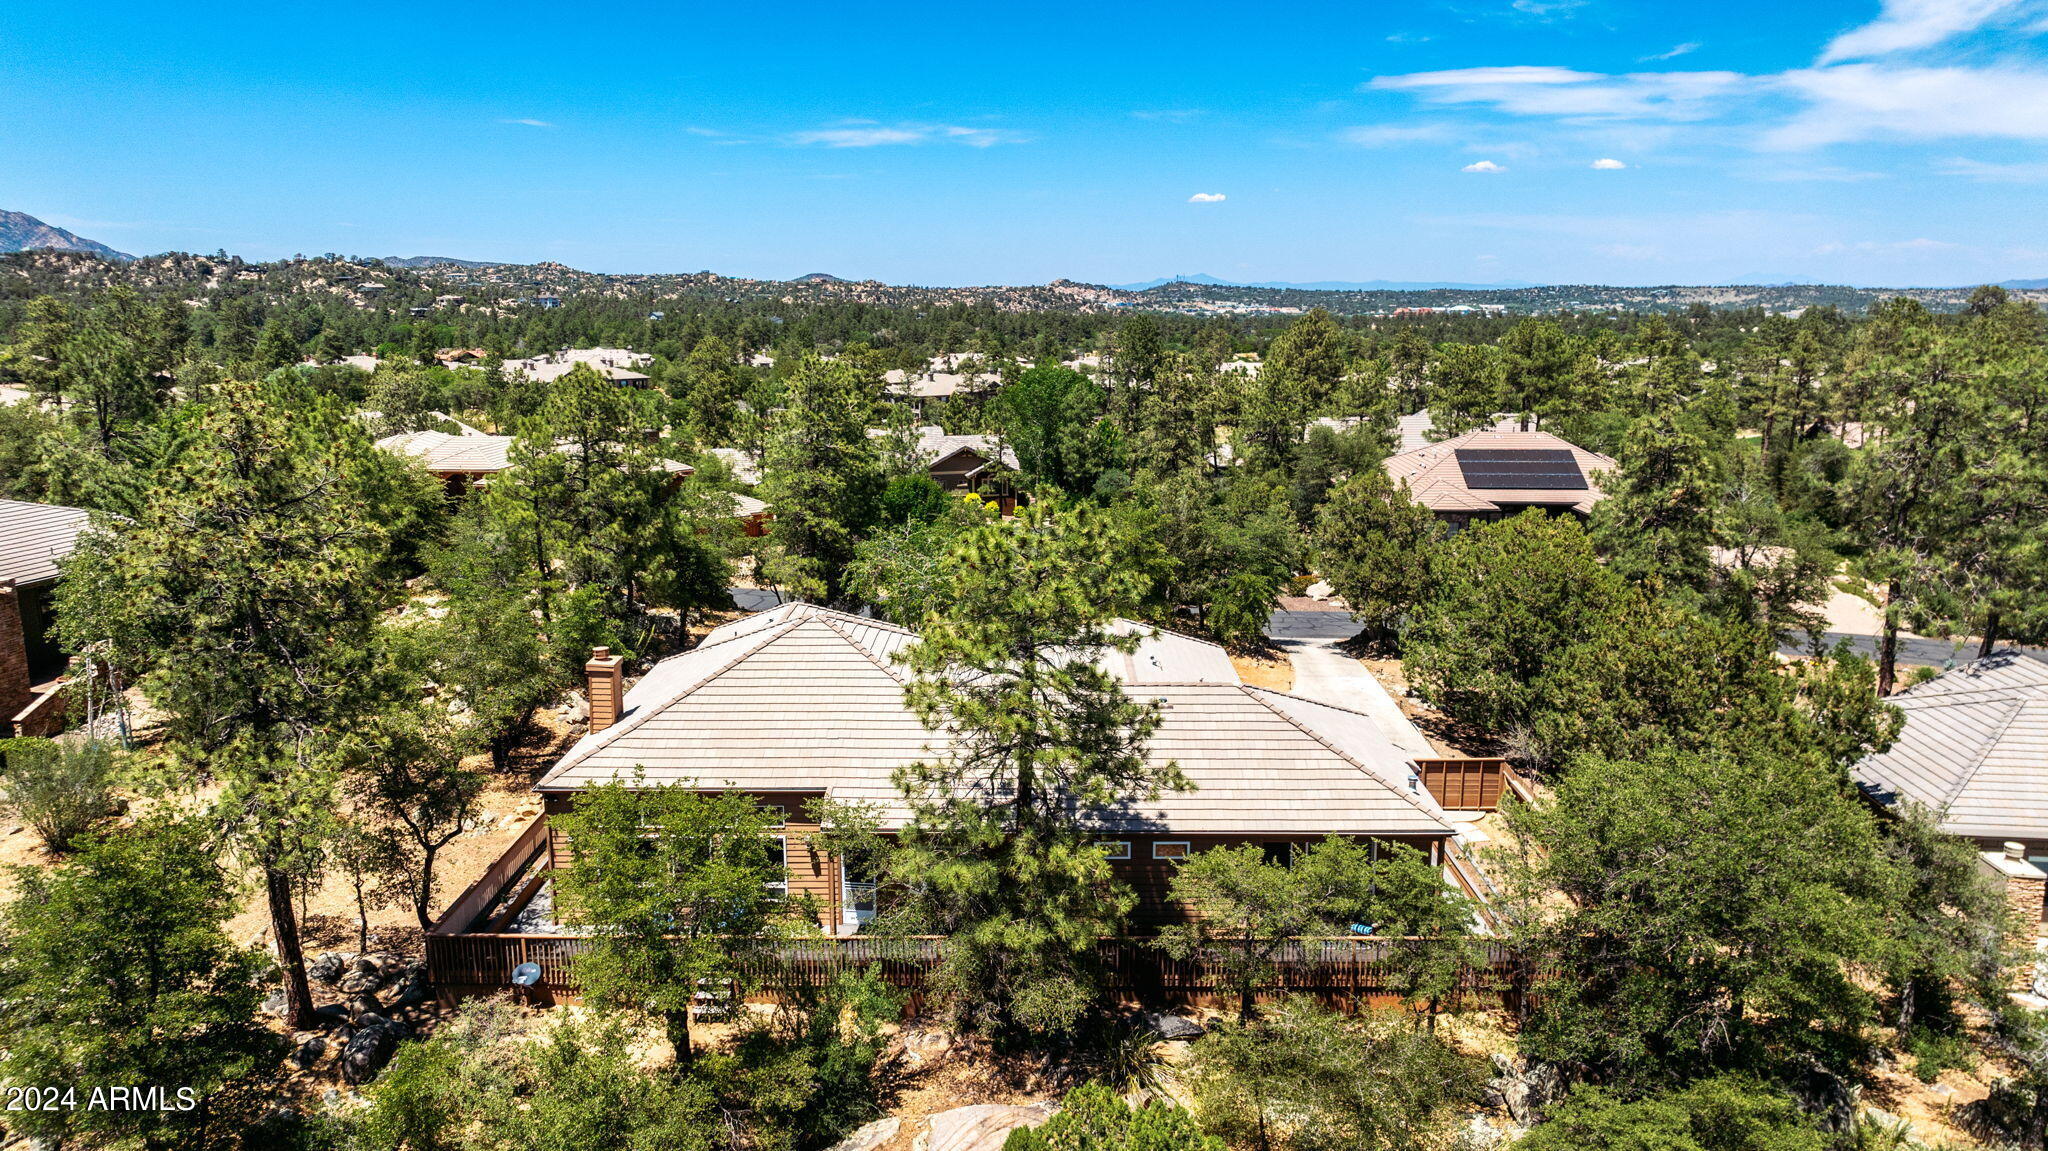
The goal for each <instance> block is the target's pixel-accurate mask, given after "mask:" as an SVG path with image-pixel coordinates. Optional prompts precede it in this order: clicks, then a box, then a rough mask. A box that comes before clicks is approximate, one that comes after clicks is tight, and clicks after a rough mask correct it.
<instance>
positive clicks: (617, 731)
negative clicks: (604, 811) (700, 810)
mask: <svg viewBox="0 0 2048 1151" xmlns="http://www.w3.org/2000/svg"><path fill="white" fill-rule="evenodd" d="M802 622H803V621H802V620H788V621H784V622H783V623H779V624H776V625H775V626H774V627H770V628H763V629H762V630H761V631H760V632H757V633H756V634H757V635H759V636H761V637H762V638H761V642H760V643H757V644H755V645H754V646H752V647H750V648H747V649H746V650H745V651H742V652H740V653H739V654H738V655H735V656H733V657H732V658H731V659H729V660H727V661H726V662H724V663H722V664H720V665H718V666H717V667H716V668H713V669H712V670H711V671H710V672H709V673H708V674H706V675H704V676H703V677H701V678H699V679H698V680H697V681H696V682H695V683H692V684H691V685H690V686H688V687H686V688H684V689H683V690H681V691H679V692H677V693H676V694H674V695H672V696H670V697H668V698H667V699H666V700H663V701H662V702H661V703H659V704H655V705H652V706H650V707H648V708H646V709H644V710H642V711H639V712H637V713H636V714H635V715H634V716H633V718H631V719H628V720H624V721H621V722H619V723H615V724H613V725H611V726H610V727H608V728H605V729H604V731H603V732H601V733H599V735H600V736H601V738H599V739H598V741H597V742H596V743H593V744H591V745H590V746H589V747H587V748H585V749H584V750H583V752H582V753H581V754H580V755H579V754H578V753H577V752H576V750H575V748H573V747H572V748H571V749H570V750H569V752H568V754H566V755H564V756H562V758H560V759H558V760H556V761H555V766H553V767H551V768H549V769H548V772H547V774H546V775H543V776H541V777H540V778H539V779H537V780H535V781H534V783H533V786H534V789H535V790H538V789H540V788H541V787H543V786H545V785H546V784H547V782H548V781H549V780H551V779H553V778H555V777H556V776H558V775H560V774H562V772H564V771H566V770H568V769H569V768H571V767H575V766H577V765H578V764H581V763H582V762H583V761H584V760H586V759H589V758H590V757H591V756H592V755H593V754H595V753H596V752H597V751H598V749H600V748H604V747H609V746H611V745H612V744H613V743H614V742H616V741H617V740H618V738H619V737H620V736H622V735H624V734H626V733H627V732H629V731H637V730H639V728H640V726H641V725H642V724H644V723H646V722H647V721H648V720H650V719H653V718H654V717H655V716H657V715H659V714H661V713H662V712H664V711H667V710H668V709H669V708H671V707H674V706H675V705H676V704H677V703H680V702H681V701H683V700H684V699H687V698H689V697H690V696H691V695H692V694H694V693H695V692H696V691H697V689H698V688H700V687H703V686H704V685H705V684H707V683H710V682H711V681H712V680H714V679H717V678H718V677H719V676H721V675H724V674H725V673H726V672H728V671H731V670H732V669H733V668H734V667H735V666H736V665H738V664H739V662H740V661H741V660H744V659H746V658H747V657H748V656H750V655H753V654H754V653H756V652H758V651H760V650H761V649H762V648H764V647H767V646H768V645H769V644H771V643H774V642H775V641H776V640H778V639H781V638H782V637H783V636H785V635H788V634H789V633H790V632H792V631H794V630H796V628H797V625H798V624H801V623H802ZM712 646H714V647H723V646H724V644H714V645H712ZM854 646H855V647H858V646H860V645H859V644H855V645H854ZM689 650H690V651H697V650H699V649H697V648H691V649H689ZM688 654H689V651H679V652H677V653H676V654H675V655H673V656H670V657H668V658H669V659H675V658H677V657H679V656H684V655H688ZM665 662H667V661H666V660H662V661H658V662H657V664H656V666H659V665H660V663H665ZM648 670H649V671H652V670H653V669H652V668H649V669H648ZM641 678H643V679H645V678H646V677H645V676H642V677H641ZM620 696H621V702H624V693H623V692H622V693H620ZM577 742H578V743H581V742H582V741H581V740H578V741H577Z"/></svg>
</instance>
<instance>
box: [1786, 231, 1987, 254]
mask: <svg viewBox="0 0 2048 1151" xmlns="http://www.w3.org/2000/svg"><path fill="white" fill-rule="evenodd" d="M1957 246H1958V245H1955V244H1951V243H1949V242H1948V241H1946V240H1930V239H1928V238H1927V237H1925V236H1916V237H1915V238H1913V239H1911V240H1858V241H1856V242H1854V243H1841V242H1839V241H1833V242H1829V243H1826V244H1821V245H1819V246H1817V247H1815V248H1814V249H1813V254H1814V255H1816V256H1835V255H1840V254H1842V253H1844V252H1878V253H1913V252H1946V251H1950V250H1952V249H1954V248H1956V247H1957Z"/></svg>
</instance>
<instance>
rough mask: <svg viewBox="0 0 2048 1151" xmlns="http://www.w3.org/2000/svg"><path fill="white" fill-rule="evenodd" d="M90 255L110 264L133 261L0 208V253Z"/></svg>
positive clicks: (38, 221) (92, 242)
mask: <svg viewBox="0 0 2048 1151" xmlns="http://www.w3.org/2000/svg"><path fill="white" fill-rule="evenodd" d="M36 251H58V252H91V253H92V254H93V255H95V256H105V257H106V258H108V259H110V260H132V259H134V258H135V257H133V256H131V255H129V254H128V253H126V252H117V251H115V250H114V249H112V248H109V247H107V246H106V245H105V244H102V243H100V242H99V241H97V240H88V239H86V238H85V237H83V236H74V235H72V234H71V233H70V232H67V231H65V230H64V229H62V228H59V227H57V226H56V225H55V224H45V223H43V222H42V221H41V220H38V219H36V218H35V217H34V216H31V215H29V214H28V213H27V212H10V211H8V210H7V209H5V208H0V252H36Z"/></svg>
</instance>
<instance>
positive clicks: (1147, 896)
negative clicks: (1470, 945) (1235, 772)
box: [1104, 834, 1442, 928]
mask: <svg viewBox="0 0 2048 1151" xmlns="http://www.w3.org/2000/svg"><path fill="white" fill-rule="evenodd" d="M1109 838H1111V837H1109V836H1105V837H1104V839H1109ZM1116 838H1118V839H1121V838H1123V837H1121V836H1119V837H1116ZM1358 838H1360V839H1361V840H1363V839H1365V837H1362V836H1361V837H1358ZM1129 840H1130V844H1131V857H1130V858H1129V859H1121V860H1111V861H1110V868H1111V870H1112V871H1113V872H1114V873H1115V874H1116V877H1117V878H1118V879H1120V880H1122V881H1123V882H1124V883H1126V884H1128V885H1129V886H1130V888H1131V892H1132V894H1134V895H1136V896H1137V897H1138V904H1137V906H1136V907H1134V908H1132V909H1131V922H1132V925H1133V926H1135V927H1140V928H1146V927H1159V926H1162V925H1165V924H1169V923H1185V922H1187V920H1188V919H1189V918H1190V917H1191V915H1192V913H1193V909H1192V908H1190V907H1188V906H1187V905H1186V904H1184V903H1179V902H1177V901H1175V900H1174V899H1173V895H1172V886H1173V874H1174V871H1175V868H1176V866H1177V865H1176V864H1175V862H1174V861H1173V860H1172V859H1161V858H1159V857H1158V854H1157V850H1156V849H1157V847H1158V845H1159V844H1173V843H1186V844H1187V845H1188V846H1187V853H1188V854H1190V855H1192V854H1194V853H1196V852H1202V851H1207V850H1209V849H1210V848H1212V847H1237V846H1240V845H1243V844H1247V843H1253V844H1258V845H1260V846H1262V847H1266V848H1268V849H1269V850H1271V851H1272V852H1274V853H1276V854H1277V853H1280V852H1282V851H1285V850H1288V849H1291V848H1295V847H1302V848H1306V847H1309V846H1312V845H1314V844H1317V843H1320V842H1322V840H1323V837H1322V836H1320V835H1311V836H1292V837H1289V836H1271V837H1262V836H1236V835H1178V836H1177V835H1172V834H1158V835H1133V836H1130V837H1129ZM1368 842H1371V841H1369V840H1368ZM1379 842H1385V843H1405V844H1406V845H1407V846H1409V847H1413V848H1415V849H1416V850H1418V851H1421V852H1422V853H1423V854H1424V855H1426V856H1428V857H1429V859H1430V861H1431V862H1432V863H1440V862H1442V855H1441V852H1440V851H1439V850H1438V848H1437V843H1436V841H1435V840H1434V839H1406V840H1403V839H1394V838H1389V839H1386V840H1382V841H1379Z"/></svg>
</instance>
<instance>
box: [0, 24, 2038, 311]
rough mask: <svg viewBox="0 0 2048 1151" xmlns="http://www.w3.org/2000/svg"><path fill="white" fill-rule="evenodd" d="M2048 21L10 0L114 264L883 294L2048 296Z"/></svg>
mask: <svg viewBox="0 0 2048 1151" xmlns="http://www.w3.org/2000/svg"><path fill="white" fill-rule="evenodd" d="M2044 193H2048V0H1883V2H1882V3H1880V2H1879V0H1837V2H1833V3H1825V2H1811V0H1775V2H1769V3H1765V2H1758V0H1724V2H1721V3H1716V4H1702V5H1694V4H1685V5H1679V4H1668V3H1659V4H1652V3H1624V2H1622V0H1409V2H1406V3H1379V2H1367V0H1354V2H1352V3H1347V4H1306V5H1285V6H1267V7H1258V6H1251V7H1247V6H1245V5H1242V4H1228V5H1226V4H1213V3H1205V2H1202V0H1184V2H1180V3H1122V4H1118V3H1096V4H1090V5H1077V4H1068V3H1062V2H1058V0H1048V2H1043V3H1040V4H1036V5H1031V6H1027V7H1025V8H1020V9H1009V8H1007V7H1001V6H985V5H974V4H959V3H947V4H931V5H926V4H911V3H905V4H898V5H893V6H884V5H867V4H847V3H837V4H830V5H809V4H800V3H799V4H781V5H766V4H762V5H749V4H725V5H719V6H706V5H698V4H689V3H675V4H638V3H613V4H587V3H586V4H577V3H565V2H560V0H557V2H554V3H546V4H531V3H525V2H520V0H514V2H503V3H497V4H492V5H488V6H484V5H475V6H471V5H466V4H451V3H443V4H418V3H414V4H405V5H399V4H387V3H380V2H372V3H351V4H331V3H330V4H318V5H315V4H297V3H285V4H271V5H254V4H243V3H238V2H233V0H221V2H216V3H209V4H203V5H165V4H162V3H148V4H141V3H135V4H127V3H123V4H112V3H94V2H92V0H80V2H77V3H71V4H62V5H50V4H45V5H29V4H13V5H8V6H6V10H5V11H4V12H0V207H7V208H14V209H18V210H21V211H26V212H29V213H31V214H33V215H36V216H39V217H41V218H43V219H45V220H48V221H50V222H52V223H57V224H60V225H62V226H65V227H68V228H71V229H72V230H74V231H77V232H79V233H81V234H83V235H87V236H90V237H92V238H94V239H98V240H101V241H103V242H106V243H109V244H112V245H113V246H115V247H117V248H122V249H124V250H127V251H133V252H151V251H161V250H165V249H170V248H179V249H187V250H198V251H212V250H214V249H216V248H226V249H228V250H229V251H231V252H235V253H238V254H241V255H245V256H248V257H251V258H274V257H277V256H281V255H289V254H291V253H293V252H309V253H310V252H323V251H336V252H342V253H354V254H363V255H420V254H433V255H454V256H467V257H475V258H489V259H506V260H519V261H533V260H543V259H551V260H559V261H561V262H564V263H567V264H571V265H574V266H577V267H582V268H589V269H593V270H599V271H695V270H698V269H704V268H708V269H711V270H714V271H719V272H724V273H728V274H733V275H750V276H761V277H771V278H783V277H790V276H795V275H800V274H802V273H806V272H813V271H827V272H833V273H835V274H838V275H842V276H849V277H875V278H878V279H884V280H889V281H893V282H904V283H927V284H964V283H1023V282H1043V281H1045V280H1048V279H1052V278H1055V277H1060V276H1065V277H1069V278H1073V279H1081V280H1089V281H1095V282H1111V283H1115V282H1125V281H1131V280H1140V279H1149V278H1152V277H1154V276H1159V275H1165V274H1170V273H1175V272H1180V273H1189V272H1208V273H1211V274H1214V275H1218V276H1223V277H1226V278H1232V279H1246V280H1289V281H1306V280H1366V279H1398V280H1423V279H1427V280H1454V281H1479V282H1496V281H1510V280H1521V281H1535V282H1549V283H1566V282H1604V283H1703V282H1727V281H1733V280H1756V279H1761V278H1767V279H1772V280H1778V279H1802V280H1804V279H1812V280H1822V281H1828V282H1842V283H1857V284H1876V285H1887V284H1891V285H1906V284H1913V285H1923V284H1948V283H1969V282H1976V281H1980V280H1987V279H1990V280H1995V279H2006V278H2012V277H2038V276H2048V212H2044V210H2043V209H2044V208H2048V195H2044Z"/></svg>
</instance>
